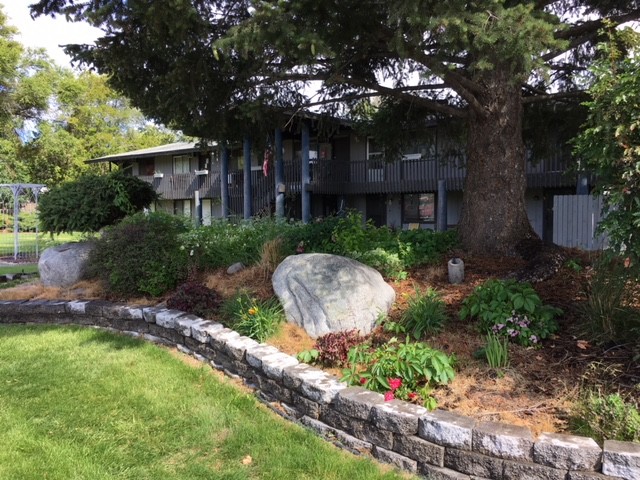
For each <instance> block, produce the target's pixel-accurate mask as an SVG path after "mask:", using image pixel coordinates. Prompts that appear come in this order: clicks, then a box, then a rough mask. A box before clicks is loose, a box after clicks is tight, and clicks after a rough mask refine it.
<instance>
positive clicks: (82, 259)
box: [38, 242, 95, 287]
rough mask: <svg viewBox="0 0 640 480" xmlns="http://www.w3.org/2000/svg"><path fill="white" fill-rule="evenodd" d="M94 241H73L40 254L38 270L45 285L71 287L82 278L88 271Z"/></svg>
mask: <svg viewBox="0 0 640 480" xmlns="http://www.w3.org/2000/svg"><path fill="white" fill-rule="evenodd" d="M94 246H95V244H94V243H92V242H71V243H64V244H62V245H58V246H57V247H51V248H47V249H46V250H45V251H44V252H42V255H41V256H40V261H39V262H38V272H40V280H41V281H42V284H43V285H44V286H45V287H70V286H71V285H73V284H74V283H78V282H79V281H80V280H82V279H83V278H84V276H85V274H86V271H87V262H88V259H89V253H91V251H92V250H93V248H94Z"/></svg>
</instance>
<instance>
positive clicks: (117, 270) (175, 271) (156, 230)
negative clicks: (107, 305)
mask: <svg viewBox="0 0 640 480" xmlns="http://www.w3.org/2000/svg"><path fill="white" fill-rule="evenodd" d="M187 228H188V227H187V226H186V225H185V223H184V221H183V220H182V219H180V218H178V217H175V216H173V215H167V214H164V213H159V212H158V213H150V214H143V213H139V214H136V215H133V216H131V217H127V218H126V219H124V220H122V221H121V222H120V223H119V224H117V225H115V226H113V227H110V228H108V229H106V230H105V231H104V233H103V235H101V236H100V237H98V238H97V239H96V240H95V248H94V250H93V251H92V252H91V254H90V256H89V268H88V270H89V272H88V273H89V274H90V275H93V276H94V277H97V278H99V279H101V280H102V281H103V283H104V285H105V288H106V289H107V290H108V291H109V293H111V294H115V295H118V296H122V297H132V296H135V295H151V296H159V295H162V294H163V293H165V292H166V291H168V290H171V289H174V288H175V287H176V285H178V284H179V283H180V282H181V281H184V280H185V279H186V276H187V263H188V252H186V251H184V250H183V249H181V248H180V242H179V240H178V237H179V234H180V233H182V232H184V231H185V230H186V229H187Z"/></svg>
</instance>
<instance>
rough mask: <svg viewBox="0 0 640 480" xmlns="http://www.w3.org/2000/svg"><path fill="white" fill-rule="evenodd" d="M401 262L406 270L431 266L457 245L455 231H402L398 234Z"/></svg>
mask: <svg viewBox="0 0 640 480" xmlns="http://www.w3.org/2000/svg"><path fill="white" fill-rule="evenodd" d="M398 242H399V243H400V245H401V246H402V255H401V257H402V260H403V262H404V264H405V266H406V268H411V267H416V266H418V265H425V264H433V263H436V262H438V261H439V260H440V258H441V257H442V256H443V255H444V254H445V253H447V252H448V251H449V250H451V249H452V248H455V247H456V245H457V244H458V234H457V232H456V231H455V230H448V231H446V232H435V231H433V230H429V229H417V230H402V231H400V232H399V233H398Z"/></svg>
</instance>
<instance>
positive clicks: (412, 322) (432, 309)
mask: <svg viewBox="0 0 640 480" xmlns="http://www.w3.org/2000/svg"><path fill="white" fill-rule="evenodd" d="M407 303H408V305H407V309H406V310H405V312H404V313H403V315H402V319H401V321H402V323H403V325H404V328H405V332H407V333H409V334H410V335H412V336H413V338H415V339H416V340H419V339H420V338H422V337H423V336H424V335H435V334H436V333H439V332H441V331H442V329H443V327H444V323H445V322H446V321H447V310H446V306H445V303H444V302H443V301H442V299H441V298H440V296H439V295H438V292H437V291H435V290H434V289H432V288H427V291H426V292H424V293H422V292H421V291H420V289H419V288H416V291H415V294H414V295H412V296H411V297H409V300H408V302H407Z"/></svg>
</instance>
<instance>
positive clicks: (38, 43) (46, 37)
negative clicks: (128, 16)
mask: <svg viewBox="0 0 640 480" xmlns="http://www.w3.org/2000/svg"><path fill="white" fill-rule="evenodd" d="M31 3H35V0H0V4H1V5H3V7H4V8H3V10H4V13H5V14H6V15H7V17H8V18H9V24H10V25H13V26H14V27H16V28H17V29H18V30H20V34H19V35H16V37H15V39H16V40H17V41H18V42H20V43H22V44H23V45H24V46H26V47H31V48H38V47H40V48H44V49H46V51H47V53H48V54H49V56H50V57H51V58H52V59H53V60H54V61H55V62H56V63H57V64H58V65H60V66H65V67H70V66H71V63H70V62H71V59H70V58H69V57H68V56H67V55H65V53H64V51H63V50H62V47H60V45H65V44H69V43H93V41H94V40H95V39H96V38H97V37H98V36H100V34H101V31H100V30H99V29H97V28H93V27H91V26H90V25H88V24H86V23H72V22H67V21H66V20H65V19H64V17H56V18H55V19H53V18H51V17H38V18H36V19H35V20H33V19H32V18H31V16H30V14H29V4H31Z"/></svg>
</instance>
